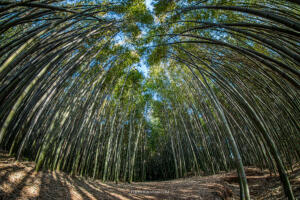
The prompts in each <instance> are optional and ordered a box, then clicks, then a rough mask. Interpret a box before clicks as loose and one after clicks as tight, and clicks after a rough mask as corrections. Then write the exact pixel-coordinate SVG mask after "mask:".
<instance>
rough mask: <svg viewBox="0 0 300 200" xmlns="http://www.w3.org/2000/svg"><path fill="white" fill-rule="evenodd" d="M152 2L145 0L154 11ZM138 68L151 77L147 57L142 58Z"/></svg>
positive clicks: (147, 5)
mask: <svg viewBox="0 0 300 200" xmlns="http://www.w3.org/2000/svg"><path fill="white" fill-rule="evenodd" d="M152 2H153V0H145V3H146V7H147V8H148V9H149V10H150V11H153V6H152V5H151V3H152ZM137 70H139V71H140V72H142V73H143V74H144V76H145V78H148V77H149V68H148V65H147V61H146V60H145V58H142V59H141V60H140V62H139V65H138V67H137Z"/></svg>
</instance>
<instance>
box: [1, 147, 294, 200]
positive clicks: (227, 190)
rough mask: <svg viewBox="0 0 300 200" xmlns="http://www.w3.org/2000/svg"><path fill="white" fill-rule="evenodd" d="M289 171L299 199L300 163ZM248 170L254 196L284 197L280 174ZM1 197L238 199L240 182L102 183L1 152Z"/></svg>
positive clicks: (222, 178)
mask: <svg viewBox="0 0 300 200" xmlns="http://www.w3.org/2000/svg"><path fill="white" fill-rule="evenodd" d="M289 173H290V180H291V184H292V187H293V190H294V194H295V196H296V199H300V164H298V165H296V166H295V169H294V171H293V172H289ZM246 174H247V178H248V182H249V187H250V193H251V198H252V199H270V200H271V199H272V200H273V199H285V198H284V194H283V190H282V187H281V184H280V180H279V177H278V176H274V175H273V176H270V174H269V173H268V171H267V170H265V171H261V170H259V169H257V168H252V167H247V168H246ZM2 199H3V200H10V199H16V200H25V199H30V200H31V199H42V200H44V199H47V200H48V199H51V200H60V199H61V200H63V199H64V200H65V199H74V200H81V199H82V200H86V199H87V200H88V199H93V200H94V199H95V200H96V199H97V200H98V199H100V200H102V199H103V200H105V199H114V200H115V199H120V200H127V199H135V200H141V199H157V200H163V199H203V200H210V199H214V200H218V199H226V200H227V199H228V200H229V199H239V184H238V178H237V176H236V173H235V172H230V173H222V174H217V175H213V176H203V177H195V176H194V177H189V178H182V179H176V180H171V181H157V182H135V183H132V184H128V183H119V184H115V183H112V182H105V183H103V182H101V181H99V180H92V179H87V178H81V177H74V176H69V175H67V174H65V173H62V172H50V171H41V172H35V171H34V163H33V162H27V161H22V162H18V161H16V160H15V159H14V158H13V157H9V156H8V155H7V154H6V153H3V152H1V153H0V200H2Z"/></svg>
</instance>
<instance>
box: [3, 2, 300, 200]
mask: <svg viewBox="0 0 300 200" xmlns="http://www.w3.org/2000/svg"><path fill="white" fill-rule="evenodd" d="M152 6H153V9H152V10H149V9H148V8H147V7H146V4H145V2H144V1H142V0H124V1H97V0H95V1H59V0H56V1H51V0H50V1H47V0H46V1H34V0H26V1H1V2H0V83H1V85H0V102H1V104H0V129H1V130H0V144H1V148H2V149H5V150H7V151H9V153H10V154H11V155H15V156H16V157H17V158H18V159H20V158H21V157H25V158H28V159H29V160H34V161H35V162H36V170H41V169H50V170H57V171H64V172H67V173H70V174H73V175H79V176H84V177H92V178H95V179H101V180H102V181H107V180H111V181H115V182H119V181H128V182H132V181H145V180H166V179H171V178H180V177H185V176H187V175H188V174H190V173H193V174H196V175H209V174H216V173H220V172H223V171H229V170H233V169H237V174H238V176H239V178H240V197H241V199H250V194H249V189H248V184H247V179H246V175H245V171H244V166H256V167H259V168H261V169H269V170H270V173H271V174H279V175H280V180H281V182H282V186H283V188H284V192H285V195H286V196H287V197H288V199H294V196H293V188H292V187H291V185H290V182H289V178H288V172H287V170H293V165H294V164H295V163H297V162H299V160H300V145H299V144H300V127H299V121H300V102H299V85H300V81H299V80H300V72H299V69H300V64H299V63H300V53H299V52H300V46H299V45H300V17H299V16H300V4H299V2H298V1H293V0H290V1H279V0H272V1H256V0H236V1H230V2H229V1H223V0H206V1H192V0H180V1H171V0H170V1H163V0H161V1H159V0H157V1H153V3H152ZM145 60H146V61H145ZM145 62H146V63H147V65H148V68H149V72H148V75H147V76H146V75H145V74H144V73H143V72H142V71H141V70H140V65H141V63H145Z"/></svg>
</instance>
